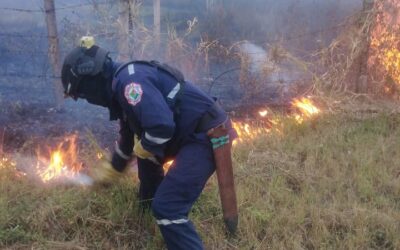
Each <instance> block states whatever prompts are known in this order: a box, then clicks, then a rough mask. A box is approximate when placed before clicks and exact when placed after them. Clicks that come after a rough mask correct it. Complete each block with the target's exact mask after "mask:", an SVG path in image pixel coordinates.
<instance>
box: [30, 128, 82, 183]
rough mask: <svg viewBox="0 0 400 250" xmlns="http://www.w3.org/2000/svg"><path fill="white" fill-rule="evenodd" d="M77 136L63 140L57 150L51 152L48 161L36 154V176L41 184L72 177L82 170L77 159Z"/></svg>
mask: <svg viewBox="0 0 400 250" xmlns="http://www.w3.org/2000/svg"><path fill="white" fill-rule="evenodd" d="M76 140H77V135H71V136H67V137H66V138H64V140H63V141H62V142H61V143H59V144H58V146H57V149H55V150H51V151H50V153H49V155H50V159H49V158H47V157H46V156H43V155H42V154H40V153H39V152H38V154H37V159H38V160H37V166H36V168H37V174H38V175H39V177H40V178H41V179H42V181H43V182H49V181H51V180H55V179H58V178H62V177H72V176H74V175H76V174H77V173H79V171H81V170H82V163H80V162H79V161H78V157H77V144H76Z"/></svg>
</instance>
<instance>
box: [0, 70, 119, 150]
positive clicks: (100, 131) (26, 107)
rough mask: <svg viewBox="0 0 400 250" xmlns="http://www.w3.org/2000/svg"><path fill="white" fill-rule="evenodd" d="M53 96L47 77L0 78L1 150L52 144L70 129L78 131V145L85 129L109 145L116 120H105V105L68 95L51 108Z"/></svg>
mask: <svg viewBox="0 0 400 250" xmlns="http://www.w3.org/2000/svg"><path fill="white" fill-rule="evenodd" d="M53 100H54V94H53V89H52V83H51V82H50V81H49V80H48V81H46V79H43V78H40V79H38V78H37V79H33V78H26V79H22V78H18V77H8V78H1V79H0V144H1V146H2V148H3V150H4V151H5V152H21V151H25V150H28V149H32V148H34V147H36V145H41V146H43V145H49V146H52V145H53V144H55V143H58V142H59V141H60V140H61V139H62V138H63V137H64V136H66V135H70V134H72V133H78V134H79V140H78V143H79V144H80V145H81V146H82V144H85V143H86V142H87V136H85V135H87V134H88V132H87V131H88V130H89V131H91V132H92V133H93V134H94V136H95V138H96V139H97V141H98V143H99V144H100V145H101V146H102V147H106V148H110V147H112V146H113V144H114V141H115V140H116V139H117V138H118V124H117V123H116V122H110V121H109V119H108V111H107V109H105V108H101V107H96V106H94V105H90V104H88V103H86V102H85V101H78V102H75V101H73V100H71V99H66V100H65V102H64V104H63V105H62V108H60V109H55V108H54V107H55V105H54V101H53ZM32 145H34V147H32Z"/></svg>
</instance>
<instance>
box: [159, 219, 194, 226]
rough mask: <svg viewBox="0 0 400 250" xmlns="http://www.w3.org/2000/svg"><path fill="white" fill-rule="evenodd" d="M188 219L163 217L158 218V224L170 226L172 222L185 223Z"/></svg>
mask: <svg viewBox="0 0 400 250" xmlns="http://www.w3.org/2000/svg"><path fill="white" fill-rule="evenodd" d="M188 221H189V220H188V219H178V220H168V219H162V220H157V224H158V225H163V226H168V225H171V224H183V223H187V222H188Z"/></svg>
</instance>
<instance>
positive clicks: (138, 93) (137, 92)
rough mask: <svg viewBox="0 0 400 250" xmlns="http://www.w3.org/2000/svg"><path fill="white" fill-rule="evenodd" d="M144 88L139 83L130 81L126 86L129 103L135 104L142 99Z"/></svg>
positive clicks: (126, 96)
mask: <svg viewBox="0 0 400 250" xmlns="http://www.w3.org/2000/svg"><path fill="white" fill-rule="evenodd" d="M142 95H143V90H142V86H140V84H139V83H134V82H132V83H129V84H128V85H126V86H125V98H126V100H127V101H128V103H129V104H131V105H133V106H135V105H136V104H138V103H139V102H140V101H141V100H142Z"/></svg>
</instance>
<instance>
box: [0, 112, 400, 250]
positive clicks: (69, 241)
mask: <svg viewBox="0 0 400 250" xmlns="http://www.w3.org/2000/svg"><path fill="white" fill-rule="evenodd" d="M399 125H400V115H399V114H394V113H389V112H384V111H383V112H378V113H371V112H369V113H363V112H357V113H340V114H329V115H328V114H326V115H323V116H320V117H317V118H316V119H314V120H310V121H307V122H305V123H303V124H301V125H298V124H297V123H296V122H295V121H293V120H291V119H287V120H284V122H283V127H282V130H281V132H271V133H270V134H266V135H262V136H260V137H259V138H258V139H256V140H254V141H250V142H247V143H243V144H240V145H237V146H236V147H235V148H234V154H233V157H234V167H235V176H236V184H237V195H238V202H239V209H240V225H239V233H238V235H237V236H236V237H235V238H229V237H227V236H226V234H225V231H224V228H223V223H222V220H221V216H222V215H221V208H220V205H219V197H218V190H217V184H216V180H215V177H213V178H212V179H211V180H210V181H209V183H208V185H207V187H206V189H205V191H204V192H203V194H202V196H201V197H200V199H199V201H198V202H197V203H196V205H195V206H194V208H193V211H192V213H191V219H192V220H193V221H194V223H195V224H196V226H197V228H198V230H199V232H200V234H201V236H202V238H203V240H204V243H205V245H206V247H207V249H399V248H400V238H399V237H398V236H399V235H400V167H399V162H400V153H399V152H398V149H399V148H400V126H399ZM0 172H1V173H0V186H1V192H0V193H1V195H0V247H2V248H10V249H31V248H34V249H162V248H163V247H164V245H163V240H162V237H161V235H160V233H159V231H158V229H157V227H156V226H155V223H154V219H153V218H152V217H151V216H150V214H149V213H147V212H143V211H142V210H141V209H140V206H139V203H138V200H137V198H136V193H137V183H138V182H137V179H136V178H135V177H133V176H129V177H127V178H125V179H123V180H121V182H119V183H118V184H116V185H113V186H111V187H108V188H104V187H97V188H86V189H85V188H79V187H66V186H56V185H47V186H43V185H38V184H37V183H35V182H33V181H29V180H28V179H26V178H24V177H17V176H16V175H15V171H14V170H13V169H12V168H11V167H8V168H7V167H4V168H2V169H0Z"/></svg>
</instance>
